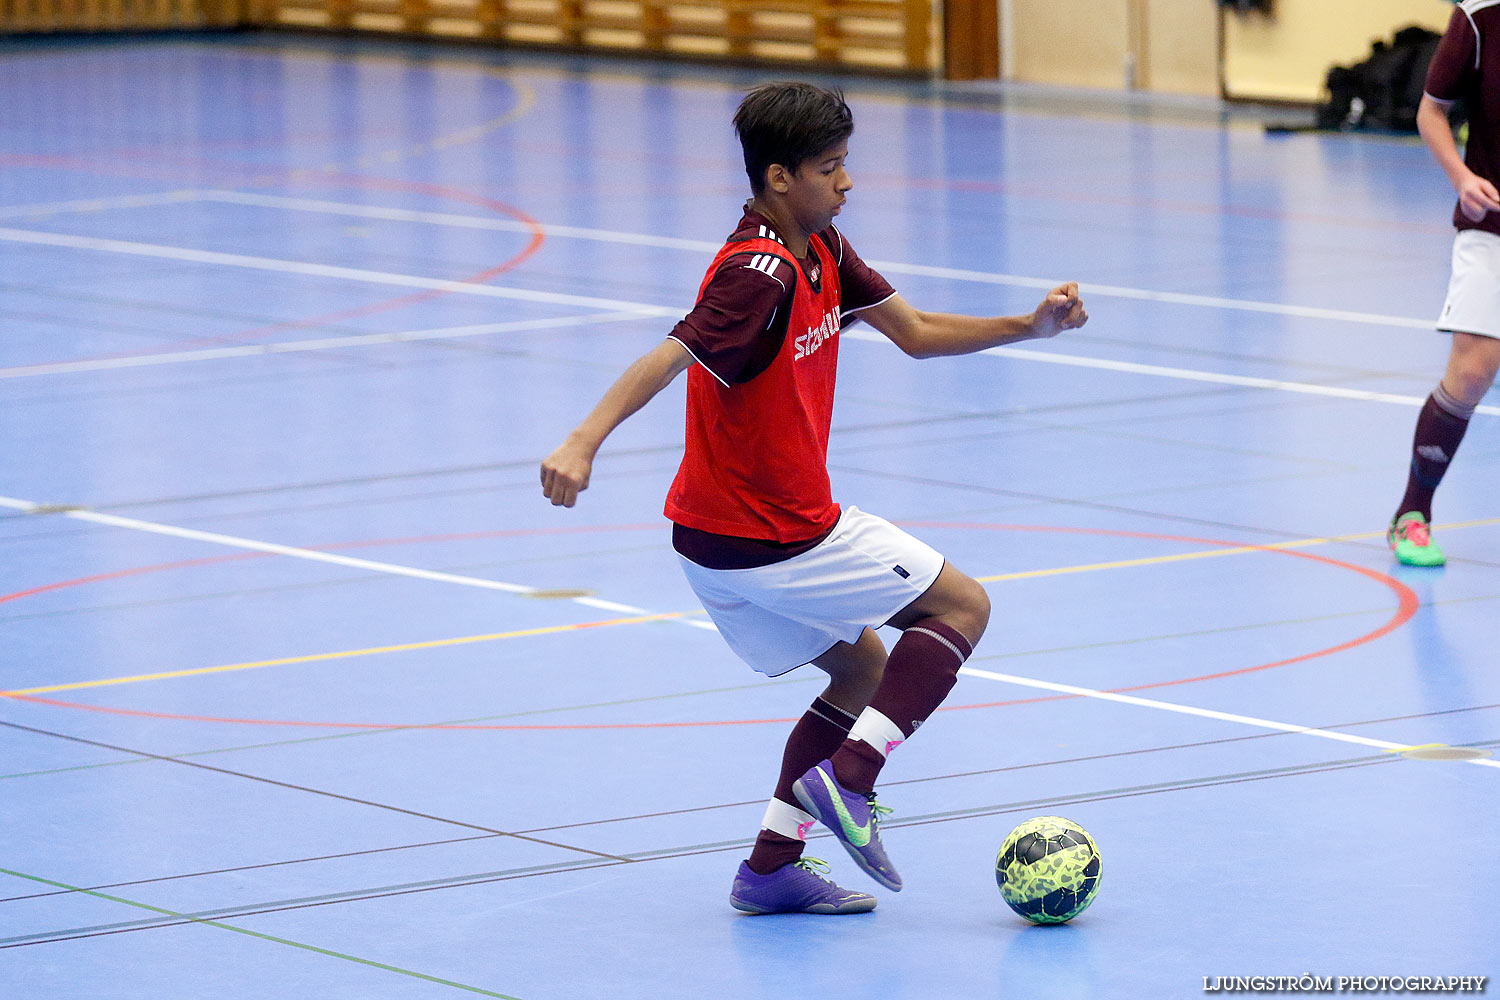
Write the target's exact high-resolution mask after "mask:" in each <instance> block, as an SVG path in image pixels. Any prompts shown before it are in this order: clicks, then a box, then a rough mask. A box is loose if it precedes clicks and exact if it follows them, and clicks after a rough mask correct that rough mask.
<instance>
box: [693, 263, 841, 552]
mask: <svg viewBox="0 0 1500 1000" xmlns="http://www.w3.org/2000/svg"><path fill="white" fill-rule="evenodd" d="M808 246H809V248H810V249H811V250H812V252H813V254H814V255H815V259H816V260H817V262H818V267H819V268H820V269H821V279H822V281H821V287H820V289H819V291H817V292H814V291H813V290H812V287H811V283H810V282H809V281H808V280H807V276H806V274H804V273H803V271H802V267H801V265H800V264H799V263H798V262H797V261H796V260H795V259H793V256H792V254H791V252H790V251H788V250H787V248H786V247H785V246H783V245H781V244H780V243H777V242H775V241H773V240H766V239H752V240H748V241H745V242H740V243H728V244H725V246H724V247H723V248H722V249H720V251H719V253H718V255H717V256H715V258H714V262H713V263H712V264H711V265H709V268H708V273H707V274H705V275H704V277H703V283H702V285H700V286H699V288H698V295H699V296H700V297H701V296H702V295H703V290H704V289H706V288H707V287H708V283H709V281H710V280H711V279H712V278H713V276H714V275H715V274H716V273H718V270H719V268H720V267H722V266H723V264H724V262H725V261H726V260H727V259H728V258H729V257H731V256H732V255H734V254H741V253H770V254H775V255H776V256H778V257H780V258H781V259H782V260H784V261H786V262H787V263H788V264H790V265H791V267H792V269H793V271H794V272H795V274H796V279H795V281H796V284H795V285H794V286H793V290H792V311H791V315H790V316H789V317H788V320H787V330H786V338H785V339H784V340H783V341H782V344H781V350H780V351H778V352H777V354H776V358H775V360H773V361H772V362H771V365H770V367H768V368H767V369H766V370H765V371H763V372H761V373H760V374H759V375H757V376H755V377H754V378H753V379H751V380H750V381H748V382H745V383H743V384H741V385H732V386H726V385H724V384H723V383H722V382H720V381H719V380H718V379H716V378H715V377H714V376H713V374H712V373H710V372H709V371H708V370H707V369H705V368H704V367H703V366H702V365H694V366H693V367H692V368H690V369H688V383H687V443H686V450H685V451H684V453H683V456H682V465H681V466H680V467H679V468H678V470H677V478H676V479H675V480H674V481H673V483H672V488H671V489H670V490H669V491H668V492H667V504H666V515H667V517H669V518H671V519H672V520H673V521H675V522H677V523H678V524H681V525H684V526H686V527H689V528H697V529H698V530H700V531H711V532H714V533H716V534H720V535H736V536H739V537H741V538H761V539H768V540H771V541H777V542H795V541H802V540H804V539H808V538H815V537H817V536H818V535H820V534H822V533H824V532H825V531H827V530H829V529H830V528H832V527H833V525H834V523H835V522H836V521H838V518H839V508H838V505H837V504H835V503H834V502H833V496H832V490H831V487H830V485H829V481H828V428H829V425H830V424H831V422H832V420H833V388H834V382H835V376H836V374H837V371H838V350H839V337H838V334H839V272H838V265H837V263H836V262H835V261H834V260H833V258H832V255H831V254H830V253H829V252H828V249H827V247H825V246H824V245H823V242H822V240H820V239H818V238H817V237H816V236H814V237H812V238H811V239H809V241H808Z"/></svg>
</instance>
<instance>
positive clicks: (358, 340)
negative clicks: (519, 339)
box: [0, 311, 641, 379]
mask: <svg viewBox="0 0 1500 1000" xmlns="http://www.w3.org/2000/svg"><path fill="white" fill-rule="evenodd" d="M640 318H641V314H640V312H638V311H631V312H618V313H588V314H587V315H583V316H557V317H553V318H552V319H532V320H517V321H515V322H513V323H479V324H475V325H472V326H448V327H441V328H438V329H435V330H408V331H405V332H399V333H366V334H354V335H351V336H348V337H321V338H318V339H316V340H283V341H278V342H276V343H270V344H240V345H237V346H235V347H205V348H202V349H201V350H196V351H166V352H164V353H161V354H127V355H122V356H119V357H113V358H91V359H89V360H86V361H57V362H53V363H51V364H43V365H18V366H17V367H14V368H0V379H4V378H27V377H29V376H35V375H62V374H67V373H70V372H93V371H107V370H113V369H116V368H143V367H149V366H152V365H176V364H186V363H189V362H193V361H218V360H220V359H222V358H244V357H257V356H260V355H265V354H295V353H297V352H300V351H329V350H335V349H337V348H343V347H370V346H372V345H375V344H403V343H411V342H413V341H422V340H456V339H459V338H461V337H481V336H484V335H486V334H492V333H514V332H518V331H523V330H548V329H553V328H557V327H568V326H586V325H590V324H593V323H619V322H624V321H626V320H633V319H640Z"/></svg>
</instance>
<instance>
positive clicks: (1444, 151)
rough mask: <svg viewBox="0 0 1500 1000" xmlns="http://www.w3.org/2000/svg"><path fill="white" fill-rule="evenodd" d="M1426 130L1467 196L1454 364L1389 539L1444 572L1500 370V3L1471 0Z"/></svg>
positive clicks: (1443, 48) (1454, 282) (1422, 436)
mask: <svg viewBox="0 0 1500 1000" xmlns="http://www.w3.org/2000/svg"><path fill="white" fill-rule="evenodd" d="M1423 89H1424V93H1423V95H1422V103H1421V105H1420V107H1418V109H1417V128H1418V130H1419V131H1420V132H1421V133H1422V139H1423V140H1424V141H1425V142H1426V143H1427V148H1428V149H1429V150H1431V151H1432V155H1433V157H1434V158H1435V159H1436V160H1437V161H1438V164H1439V165H1440V166H1441V167H1442V168H1443V171H1444V172H1445V173H1446V174H1447V175H1448V180H1449V181H1451V182H1452V184H1453V187H1454V189H1455V190H1456V191H1457V192H1458V205H1457V206H1456V207H1455V208H1454V210H1453V225H1454V226H1455V227H1456V228H1457V229H1458V235H1457V236H1456V237H1455V238H1454V240H1453V272H1452V277H1451V278H1450V279H1449V282H1448V299H1447V301H1446V302H1445V303H1444V304H1443V312H1442V315H1441V317H1440V318H1439V319H1438V329H1439V330H1441V331H1444V332H1447V333H1450V334H1452V336H1453V341H1452V344H1451V345H1450V346H1449V348H1448V368H1447V370H1446V371H1445V372H1444V373H1443V378H1442V380H1441V381H1440V382H1438V384H1437V388H1435V389H1434V390H1433V391H1432V395H1430V396H1428V397H1427V403H1426V405H1424V406H1423V407H1422V413H1421V415H1420V416H1419V417H1418V418H1417V429H1416V433H1415V435H1413V440H1412V446H1411V469H1410V472H1409V473H1408V475H1407V480H1406V495H1405V496H1403V497H1402V498H1401V505H1400V506H1399V507H1397V508H1396V516H1395V517H1394V518H1393V519H1392V521H1391V526H1390V528H1389V529H1388V530H1387V532H1386V538H1387V540H1388V541H1389V542H1390V546H1391V548H1392V549H1393V550H1394V551H1395V553H1396V558H1397V559H1399V560H1400V561H1401V562H1403V563H1405V564H1406V565H1408V566H1441V565H1442V564H1443V563H1444V561H1445V559H1444V557H1443V550H1442V549H1440V548H1438V546H1437V543H1436V542H1434V541H1433V540H1432V536H1431V534H1430V533H1429V528H1428V525H1429V524H1430V523H1431V522H1432V496H1433V493H1434V492H1435V491H1436V490H1437V487H1438V483H1440V482H1442V479H1443V473H1445V472H1447V471H1448V466H1449V464H1450V463H1451V462H1452V461H1453V455H1454V452H1456V451H1457V450H1458V444H1459V442H1460V441H1462V440H1463V439H1464V432H1465V431H1466V430H1468V428H1469V418H1470V417H1472V416H1473V415H1474V408H1475V407H1476V406H1478V405H1479V401H1480V400H1482V399H1483V398H1484V394H1485V393H1486V392H1488V391H1489V388H1490V386H1491V385H1493V384H1494V382H1495V372H1496V369H1497V368H1500V339H1497V338H1500V192H1497V191H1496V188H1495V184H1496V181H1497V180H1500V5H1497V4H1496V2H1495V0H1463V2H1462V3H1460V4H1459V5H1458V8H1457V9H1456V10H1454V12H1453V15H1452V17H1451V18H1450V19H1449V21H1448V30H1447V31H1446V32H1445V33H1444V34H1443V39H1442V41H1441V42H1439V43H1438V49H1437V53H1436V54H1435V55H1434V56H1433V58H1432V63H1431V64H1430V65H1429V66H1428V69H1427V80H1426V83H1425V86H1424V88H1423ZM1459 99H1462V100H1463V101H1464V105H1465V107H1466V108H1467V110H1468V113H1469V145H1468V150H1467V151H1466V152H1465V154H1464V155H1463V156H1459V153H1458V146H1457V144H1456V143H1455V142H1454V140H1453V132H1452V130H1451V129H1450V128H1449V125H1448V109H1449V108H1450V107H1451V106H1452V105H1453V102H1454V101H1456V100H1459Z"/></svg>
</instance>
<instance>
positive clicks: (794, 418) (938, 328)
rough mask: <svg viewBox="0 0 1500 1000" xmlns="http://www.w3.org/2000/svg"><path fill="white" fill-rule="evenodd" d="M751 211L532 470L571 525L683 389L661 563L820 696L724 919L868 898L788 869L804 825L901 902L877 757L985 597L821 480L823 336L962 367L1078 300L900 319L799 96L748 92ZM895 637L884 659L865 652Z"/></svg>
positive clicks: (821, 908) (1044, 331) (829, 394)
mask: <svg viewBox="0 0 1500 1000" xmlns="http://www.w3.org/2000/svg"><path fill="white" fill-rule="evenodd" d="M734 125H735V130H736V132H737V133H738V135H739V139H740V144H741V147H742V149H743V151H744V157H745V171H746V173H747V174H748V176H749V179H750V188H751V194H752V196H751V198H750V201H749V202H748V203H747V205H746V206H745V211H744V215H743V216H742V217H741V219H740V221H739V224H738V225H737V226H736V227H735V230H734V233H733V235H732V236H730V238H729V240H728V242H727V243H726V244H725V245H724V247H723V248H722V249H721V250H720V251H719V253H718V255H717V256H716V257H715V258H714V261H713V263H712V264H711V265H710V266H709V268H708V273H707V274H706V275H705V276H704V279H703V284H702V286H701V287H700V289H699V293H698V302H697V305H695V306H694V307H693V310H692V311H691V312H690V313H689V314H688V315H687V317H686V318H685V319H684V320H683V321H682V322H681V323H679V324H678V325H677V326H676V328H675V329H673V331H672V333H671V335H670V336H669V337H668V339H667V340H666V341H664V342H663V343H662V344H660V345H659V346H657V347H656V348H654V349H653V350H651V351H650V352H648V353H647V354H645V355H644V356H642V357H641V358H639V359H638V360H637V361H636V362H635V363H634V364H632V365H631V366H630V367H629V368H628V369H626V371H625V373H624V374H623V375H621V376H620V378H619V380H618V381H616V382H615V384H614V385H613V386H611V387H610V389H609V390H608V391H607V392H605V394H604V397H603V399H601V400H600V402H599V404H598V405H597V406H596V407H595V408H594V410H593V412H591V413H590V414H589V415H588V417H586V418H585V419H584V421H583V422H582V423H581V424H579V425H578V427H577V428H576V429H575V430H574V431H573V432H572V433H571V434H569V435H568V437H567V439H566V440H565V441H564V442H563V444H562V445H561V446H559V447H558V448H557V450H556V451H554V452H553V453H552V454H551V455H550V456H548V457H547V459H546V460H545V461H544V462H543V463H542V468H541V479H542V490H543V492H544V493H545V495H546V496H547V498H548V499H549V500H551V501H552V503H553V504H555V505H561V506H565V507H571V506H573V504H574V503H575V502H576V501H577V499H578V493H579V491H581V490H583V489H584V488H585V487H587V486H588V484H589V476H590V473H591V471H592V468H593V460H594V456H595V454H596V453H597V452H598V450H599V446H600V445H601V444H602V443H603V442H604V439H605V437H606V436H607V435H608V434H609V433H610V432H611V431H613V430H614V428H615V427H617V426H618V425H619V424H620V422H621V421H623V420H624V419H625V418H626V417H628V416H629V415H630V414H632V413H634V412H635V411H636V410H638V409H640V407H642V406H643V405H645V404H646V403H647V402H648V401H649V400H650V399H651V398H652V397H653V396H655V395H656V394H657V393H658V392H660V391H661V390H662V389H663V388H665V387H666V386H667V385H668V384H669V383H670V382H671V381H672V380H673V379H674V378H676V377H677V375H678V374H680V373H681V372H682V371H684V370H688V387H687V442H686V448H685V452H684V454H683V459H682V465H681V467H680V468H679V470H678V473H677V478H676V480H675V481H674V482H673V483H672V487H671V490H670V491H669V492H668V494H667V503H666V514H667V517H668V518H670V519H671V520H672V522H673V529H672V545H673V547H674V548H675V549H676V550H677V553H678V556H679V561H680V563H681V565H682V569H683V572H684V573H685V574H686V576H687V579H688V582H689V584H690V585H691V586H692V588H693V591H694V593H695V594H696V595H697V596H698V599H699V600H700V601H701V602H702V604H703V607H704V608H705V609H707V611H708V613H709V614H710V615H711V616H712V618H713V620H714V623H715V624H716V625H717V626H718V628H719V631H720V632H721V633H722V634H723V636H724V639H725V641H727V642H728V643H729V646H730V648H731V649H732V650H733V651H734V652H735V653H736V654H737V655H738V656H739V657H740V658H741V659H743V660H744V661H745V662H746V663H748V664H749V665H750V666H751V667H753V668H754V669H756V670H758V671H760V672H761V673H764V674H767V675H769V676H773V677H774V676H777V675H779V674H783V673H785V672H787V671H788V670H792V669H795V668H796V667H799V666H801V665H803V664H806V663H811V664H813V665H814V666H816V667H817V668H818V669H820V670H822V671H824V672H825V673H827V674H828V677H829V685H828V687H827V689H826V690H825V691H824V692H823V693H822V695H821V696H820V697H818V698H817V699H816V700H814V701H813V703H812V705H811V707H810V708H809V709H808V710H807V713H806V714H805V715H803V717H802V719H801V720H800V721H799V722H798V723H797V725H796V726H795V727H794V728H793V729H792V732H791V735H790V737H789V738H788V739H787V743H786V749H785V751H784V753H783V756H782V762H781V775H780V779H779V781H778V782H777V785H776V790H775V793H774V795H773V796H772V798H771V801H770V803H769V805H768V806H767V808H766V813H765V818H764V819H763V821H762V824H761V827H762V828H761V831H760V835H759V836H758V837H757V839H756V842H755V847H754V849H753V850H752V852H751V854H750V857H749V858H748V859H747V860H746V861H744V862H743V863H742V864H741V865H740V868H739V872H738V873H737V875H736V877H735V880H734V885H733V888H732V889H731V892H730V903H731V904H732V905H733V906H734V907H736V908H737V909H740V910H745V911H748V912H752V913H778V912H789V911H790V912H803V913H825V914H844V913H861V912H864V911H867V910H870V909H872V908H874V906H875V898H874V897H873V896H870V895H868V894H866V893H862V892H853V891H850V890H847V889H843V888H841V887H840V886H838V885H836V884H834V883H833V882H832V881H830V880H828V879H826V878H823V877H822V875H821V874H820V872H823V871H827V867H826V866H824V865H822V864H821V862H817V863H815V862H816V859H812V858H803V857H802V848H803V840H804V838H805V836H806V833H807V830H808V829H809V828H810V827H811V826H812V825H813V823H814V822H815V821H817V820H822V821H823V822H824V823H825V824H826V825H828V826H829V827H830V828H831V829H832V830H833V832H834V834H835V835H836V836H837V837H838V838H839V840H840V842H841V843H842V844H843V845H844V847H845V848H846V849H847V850H848V851H849V853H850V855H851V856H852V857H853V858H854V860H855V861H856V862H857V863H858V864H859V866H860V867H861V868H863V869H864V870H865V871H866V872H867V873H869V874H870V875H871V876H872V877H873V878H874V879H875V880H876V881H877V882H879V883H881V884H882V885H884V886H886V887H887V888H890V889H900V888H901V879H900V876H899V875H897V873H896V869H895V867H894V866H893V865H892V864H891V862H890V859H889V858H888V857H886V854H885V850H884V847H883V846H882V841H881V838H880V826H879V822H880V814H881V812H882V811H884V810H883V807H880V806H877V805H876V803H875V794H874V785H875V779H876V776H877V775H878V774H879V773H880V769H881V767H882V765H883V764H884V763H885V760H886V757H887V755H888V754H889V753H890V752H891V750H892V749H894V748H895V747H896V746H897V745H898V744H900V743H901V741H903V740H905V739H906V738H907V737H909V736H911V735H912V733H913V732H915V731H916V729H917V727H918V726H920V725H921V724H922V723H923V721H925V720H926V719H927V717H928V716H929V715H930V714H931V713H932V712H933V710H934V709H936V708H937V707H938V705H939V704H940V703H941V702H942V700H943V698H944V697H945V696H946V695H947V694H948V691H949V690H950V689H951V688H952V687H953V684H954V683H955V681H956V680H957V675H958V668H959V667H960V666H961V665H962V664H963V662H964V660H965V659H966V658H967V657H968V656H969V654H970V653H971V651H972V650H973V648H974V644H975V643H976V642H978V641H979V637H980V636H981V635H982V634H983V633H984V629H985V625H986V624H987V623H988V621H989V613H990V605H989V599H988V597H987V596H986V594H985V592H984V589H983V588H982V587H981V586H980V585H979V584H978V583H977V582H975V581H974V580H973V579H972V578H970V577H968V576H966V575H964V574H963V573H961V572H959V571H958V570H957V569H956V568H955V567H953V566H951V565H949V564H947V563H945V562H944V560H943V557H942V556H941V555H939V554H938V553H937V552H936V551H935V550H934V549H932V548H931V547H930V546H928V545H926V544H924V543H923V542H921V541H918V540H917V539H916V538H913V537H912V536H911V535H909V534H907V533H906V532H904V531H902V530H900V529H899V528H897V527H895V526H894V525H892V524H890V523H889V522H887V521H884V520H882V519H880V518H878V517H875V516H873V515H871V514H867V513H865V512H863V511H861V510H859V509H858V508H857V507H853V506H849V507H843V508H840V506H839V505H838V504H837V503H835V502H834V500H833V497H832V495H831V490H830V484H829V477H828V468H827V462H828V432H829V425H830V421H831V418H832V408H833V390H834V377H835V373H836V370H837V366H838V350H839V331H840V329H841V328H842V326H844V325H845V324H846V323H849V322H851V321H853V320H855V319H863V320H865V321H866V322H868V323H869V324H870V325H871V326H873V327H875V329H877V330H879V331H880V332H881V333H883V334H884V335H885V336H887V337H889V338H890V339H891V340H892V341H893V342H894V343H895V344H896V345H897V346H898V347H900V348H901V349H902V350H903V351H905V352H906V353H907V354H909V355H911V356H913V357H918V358H923V357H935V356H939V355H954V354H969V353H972V352H974V351H980V350H983V349H985V348H987V347H993V346H996V345H999V344H1009V343H1013V342H1015V341H1019V340H1027V339H1030V338H1036V337H1052V336H1055V335H1056V334H1058V333H1060V332H1062V331H1063V330H1069V329H1073V328H1075V327H1078V326H1082V325H1083V323H1084V322H1085V321H1086V319H1087V318H1088V317H1087V314H1086V313H1085V312H1084V308H1083V303H1082V302H1081V301H1080V299H1079V297H1078V287H1077V286H1076V285H1073V284H1067V285H1063V286H1060V287H1058V288H1056V289H1054V290H1052V291H1051V292H1049V293H1048V294H1047V296H1046V297H1045V298H1044V299H1043V300H1042V302H1041V304H1040V305H1038V306H1037V308H1036V310H1035V311H1034V312H1032V313H1030V314H1028V315H1023V316H1007V317H998V318H992V319H980V318H977V317H972V316H958V315H952V314H945V313H926V312H919V311H918V310H916V309H914V308H912V307H911V306H910V305H908V304H907V303H906V301H905V300H904V299H902V298H901V296H899V295H897V294H896V292H895V291H894V289H892V288H891V286H890V285H889V284H888V283H887V282H886V281H885V279H884V278H882V277H881V276H880V275H879V274H877V273H876V272H875V271H873V270H872V269H871V268H870V267H869V266H868V265H866V264H865V263H864V262H863V261H862V260H861V259H860V258H859V255H858V254H856V253H855V252H854V248H853V247H851V246H850V245H849V242H848V241H847V240H846V239H845V238H844V236H843V234H842V233H841V232H840V231H839V230H838V228H837V227H835V226H834V225H833V217H834V216H835V215H837V214H838V213H839V211H840V209H841V208H842V207H843V205H844V201H845V197H846V195H847V194H848V193H849V191H850V189H851V188H852V187H853V182H852V181H851V180H850V178H849V173H848V171H847V170H846V169H845V165H844V161H845V158H846V157H847V156H848V154H849V137H850V135H851V134H852V133H853V131H854V120H853V116H852V114H851V113H850V111H849V107H848V105H847V104H846V103H845V102H844V99H843V95H842V94H839V93H837V92H833V91H828V90H824V89H822V88H819V87H814V86H812V85H810V84H803V83H783V84H769V85H766V86H763V87H757V88H756V89H754V90H752V91H751V92H750V93H749V95H748V96H746V97H745V99H744V101H743V102H741V104H740V106H739V109H738V111H737V112H736V114H735V117H734ZM882 625H891V626H894V627H896V628H898V629H902V630H903V634H902V636H901V639H900V641H898V642H897V643H896V645H895V646H894V648H893V649H892V650H891V651H890V653H889V655H887V653H886V650H885V646H884V645H883V644H882V642H881V640H880V639H879V637H877V636H876V634H875V632H874V631H873V630H874V629H875V628H878V627H880V626H882Z"/></svg>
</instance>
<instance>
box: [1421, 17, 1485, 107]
mask: <svg viewBox="0 0 1500 1000" xmlns="http://www.w3.org/2000/svg"><path fill="white" fill-rule="evenodd" d="M1478 43H1479V39H1478V36H1477V35H1475V33H1474V24H1473V22H1471V21H1470V20H1469V16H1468V15H1467V14H1466V13H1464V12H1463V10H1461V9H1458V8H1454V11H1453V16H1452V17H1450V18H1449V19H1448V30H1447V31H1445V32H1444V33H1443V40H1442V41H1441V42H1439V43H1438V48H1437V52H1436V53H1435V54H1434V55H1433V57H1432V62H1431V63H1430V64H1428V67H1427V80H1426V83H1425V84H1424V86H1423V88H1422V89H1423V90H1425V91H1426V92H1427V96H1428V97H1432V98H1435V99H1437V100H1439V101H1442V102H1444V103H1448V104H1451V103H1452V102H1453V101H1456V100H1458V99H1459V98H1460V97H1462V96H1463V90H1464V83H1465V80H1466V78H1467V77H1469V76H1470V75H1471V74H1472V73H1474V72H1475V71H1476V69H1477V67H1476V66H1475V60H1476V58H1477V51H1478Z"/></svg>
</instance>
